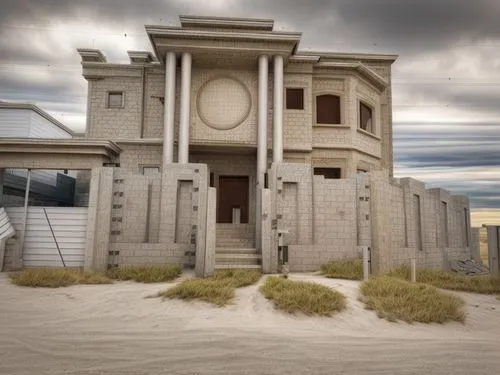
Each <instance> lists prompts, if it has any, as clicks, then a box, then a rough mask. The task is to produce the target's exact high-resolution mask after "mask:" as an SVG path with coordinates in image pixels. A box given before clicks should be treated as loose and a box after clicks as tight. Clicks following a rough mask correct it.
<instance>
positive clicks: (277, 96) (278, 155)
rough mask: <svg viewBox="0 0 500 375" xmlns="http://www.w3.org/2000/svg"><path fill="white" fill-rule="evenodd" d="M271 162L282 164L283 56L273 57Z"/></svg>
mask: <svg viewBox="0 0 500 375" xmlns="http://www.w3.org/2000/svg"><path fill="white" fill-rule="evenodd" d="M273 162H274V163H281V162H283V56H274V106H273Z"/></svg>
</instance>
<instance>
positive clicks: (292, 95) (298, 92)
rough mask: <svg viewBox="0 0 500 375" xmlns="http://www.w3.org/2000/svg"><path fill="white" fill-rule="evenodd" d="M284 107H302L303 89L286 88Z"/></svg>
mask: <svg viewBox="0 0 500 375" xmlns="http://www.w3.org/2000/svg"><path fill="white" fill-rule="evenodd" d="M286 109H304V89H288V88H287V89H286Z"/></svg>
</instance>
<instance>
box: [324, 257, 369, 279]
mask: <svg viewBox="0 0 500 375" xmlns="http://www.w3.org/2000/svg"><path fill="white" fill-rule="evenodd" d="M321 274H322V275H323V276H325V277H328V278H332V279H347V280H363V261H362V260H361V259H352V260H334V261H331V262H329V263H327V264H325V265H323V266H321Z"/></svg>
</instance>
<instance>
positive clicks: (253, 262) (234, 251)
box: [215, 224, 262, 270]
mask: <svg viewBox="0 0 500 375" xmlns="http://www.w3.org/2000/svg"><path fill="white" fill-rule="evenodd" d="M216 230H217V232H216V243H217V244H216V249H215V268H216V269H232V268H233V269H234V268H238V269H256V270H260V269H261V259H262V256H261V254H260V251H259V250H257V249H256V248H255V227H254V226H253V225H250V224H217V227H216Z"/></svg>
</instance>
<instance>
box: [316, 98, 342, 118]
mask: <svg viewBox="0 0 500 375" xmlns="http://www.w3.org/2000/svg"><path fill="white" fill-rule="evenodd" d="M340 121H341V119H340V97H339V96H337V95H330V94H327V95H318V96H317V97H316V124H333V125H335V124H340Z"/></svg>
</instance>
